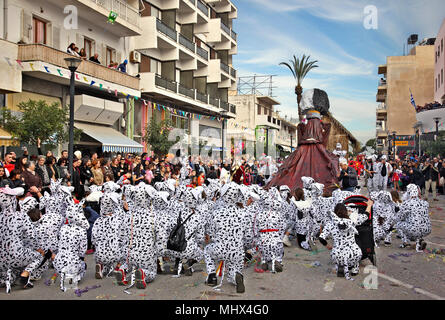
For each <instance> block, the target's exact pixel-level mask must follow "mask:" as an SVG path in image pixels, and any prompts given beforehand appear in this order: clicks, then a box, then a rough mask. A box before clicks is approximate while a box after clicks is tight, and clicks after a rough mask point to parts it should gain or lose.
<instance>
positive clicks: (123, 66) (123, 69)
mask: <svg viewBox="0 0 445 320" xmlns="http://www.w3.org/2000/svg"><path fill="white" fill-rule="evenodd" d="M127 64H128V60H127V59H125V60H124V62H122V63H121V64H120V65H119V67H117V69H118V70H119V71H121V72H123V73H127Z"/></svg>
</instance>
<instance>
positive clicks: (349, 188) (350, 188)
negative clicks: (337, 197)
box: [343, 187, 355, 192]
mask: <svg viewBox="0 0 445 320" xmlns="http://www.w3.org/2000/svg"><path fill="white" fill-rule="evenodd" d="M354 190H355V187H347V188H344V189H343V191H351V192H352V191H354Z"/></svg>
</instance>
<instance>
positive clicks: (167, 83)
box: [155, 75, 178, 93]
mask: <svg viewBox="0 0 445 320" xmlns="http://www.w3.org/2000/svg"><path fill="white" fill-rule="evenodd" d="M155 84H156V86H158V87H161V88H164V89H167V90H169V91H172V92H174V93H178V84H177V83H176V82H175V81H172V80H168V79H165V78H163V77H161V76H160V75H156V77H155Z"/></svg>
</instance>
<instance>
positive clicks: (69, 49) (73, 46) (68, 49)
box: [66, 42, 76, 55]
mask: <svg viewBox="0 0 445 320" xmlns="http://www.w3.org/2000/svg"><path fill="white" fill-rule="evenodd" d="M74 48H76V44H75V43H74V42H72V43H71V44H70V45H69V46H68V48H67V49H66V52H68V53H69V54H72V55H75V54H74Z"/></svg>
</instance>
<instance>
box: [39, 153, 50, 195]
mask: <svg viewBox="0 0 445 320" xmlns="http://www.w3.org/2000/svg"><path fill="white" fill-rule="evenodd" d="M35 172H36V173H37V174H38V175H39V177H40V179H41V180H42V188H43V189H42V191H44V190H45V189H47V190H48V189H49V185H50V184H51V179H52V178H53V172H52V170H51V169H50V168H49V167H48V166H47V165H46V159H45V156H39V157H38V160H37V165H36V168H35Z"/></svg>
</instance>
